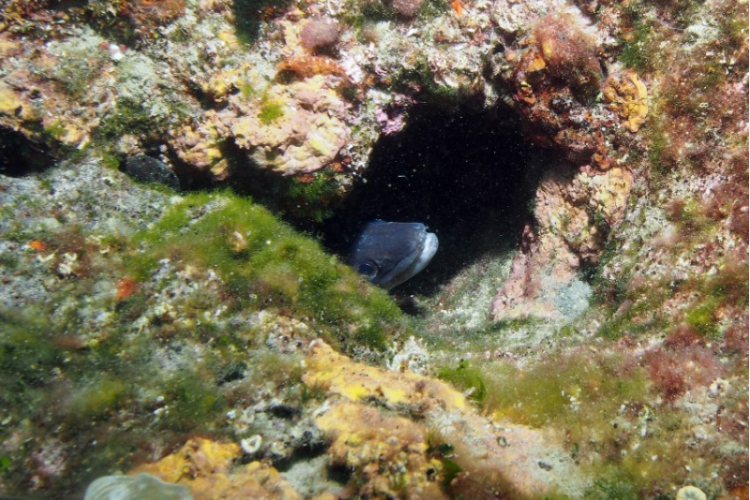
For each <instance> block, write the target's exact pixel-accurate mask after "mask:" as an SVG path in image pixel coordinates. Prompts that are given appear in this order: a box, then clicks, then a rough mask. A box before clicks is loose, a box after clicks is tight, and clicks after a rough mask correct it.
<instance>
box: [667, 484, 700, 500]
mask: <svg viewBox="0 0 750 500" xmlns="http://www.w3.org/2000/svg"><path fill="white" fill-rule="evenodd" d="M706 499H707V497H706V494H705V493H703V490H701V489H700V488H696V487H695V486H683V487H682V488H680V489H679V490H677V496H676V497H675V500H706Z"/></svg>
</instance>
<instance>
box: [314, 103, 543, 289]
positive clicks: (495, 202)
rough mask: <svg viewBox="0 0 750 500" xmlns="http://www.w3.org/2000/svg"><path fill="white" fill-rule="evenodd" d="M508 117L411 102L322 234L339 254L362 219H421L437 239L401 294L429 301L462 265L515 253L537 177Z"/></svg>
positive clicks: (515, 123)
mask: <svg viewBox="0 0 750 500" xmlns="http://www.w3.org/2000/svg"><path fill="white" fill-rule="evenodd" d="M532 156H533V147H530V146H529V145H528V143H526V142H525V141H524V140H523V138H522V135H521V132H520V124H519V123H518V121H517V119H516V118H515V117H514V115H513V114H512V113H511V112H510V111H506V112H504V113H503V112H502V111H501V110H498V109H489V110H487V109H484V110H475V109H470V108H458V109H453V110H445V109H444V108H441V107H438V106H436V105H416V106H414V107H413V108H412V109H411V110H410V114H409V122H408V125H407V126H406V127H405V128H404V130H402V131H401V132H399V133H398V134H394V135H391V136H384V137H382V138H381V139H379V141H378V142H377V144H376V145H375V147H374V149H373V152H372V156H371V160H370V165H369V167H368V169H367V171H366V172H365V174H364V178H363V182H360V183H359V184H358V185H357V186H356V187H355V188H354V190H353V191H352V192H351V194H350V195H349V196H348V197H347V198H346V200H345V201H344V202H343V204H342V205H341V206H340V207H338V208H337V209H336V211H335V213H334V215H333V217H331V218H330V219H329V220H327V221H326V222H325V223H324V224H323V226H322V228H321V231H322V235H323V241H324V244H325V245H326V246H327V247H328V248H329V249H330V250H332V251H333V252H335V253H337V254H339V255H342V256H346V255H347V254H348V252H349V251H350V250H351V247H352V245H353V243H354V240H355V239H356V237H357V235H358V234H359V231H360V230H361V228H362V227H363V226H364V225H365V224H366V223H367V222H369V221H371V220H374V219H383V220H386V221H393V222H422V223H424V224H425V225H426V226H427V227H428V228H429V230H430V231H432V232H435V233H436V234H437V236H438V239H439V242H440V247H439V250H438V252H437V254H436V255H435V257H434V258H433V260H432V262H431V263H430V265H429V266H428V267H427V268H426V269H425V270H424V271H422V273H420V274H419V275H417V276H415V277H414V278H412V279H411V280H409V281H407V282H406V283H404V284H403V285H400V286H399V287H398V288H397V289H396V290H397V292H398V293H399V294H420V295H434V294H436V293H437V291H438V290H439V287H440V286H441V285H443V284H445V283H447V282H448V281H450V279H451V278H452V277H453V276H455V275H456V273H458V272H459V271H460V270H461V269H463V268H464V267H466V266H468V265H471V264H472V263H473V262H475V261H476V260H477V259H479V258H482V257H485V256H487V255H488V254H499V253H500V252H507V251H509V250H511V249H513V248H515V247H517V244H518V241H519V239H520V236H521V232H522V229H523V224H524V222H526V221H527V220H528V219H529V213H530V211H529V204H530V200H532V199H533V196H534V191H535V189H536V186H537V183H538V176H539V172H538V169H537V168H533V167H531V165H532V164H533V163H536V162H533V161H532Z"/></svg>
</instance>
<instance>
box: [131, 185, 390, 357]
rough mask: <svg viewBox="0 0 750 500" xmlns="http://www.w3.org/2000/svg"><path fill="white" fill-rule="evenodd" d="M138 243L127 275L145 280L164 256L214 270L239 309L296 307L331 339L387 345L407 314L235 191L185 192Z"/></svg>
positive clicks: (137, 237) (135, 241)
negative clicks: (187, 193) (402, 314)
mask: <svg viewBox="0 0 750 500" xmlns="http://www.w3.org/2000/svg"><path fill="white" fill-rule="evenodd" d="M132 243H133V246H134V248H136V249H137V251H134V252H132V253H131V254H130V255H129V257H128V263H127V268H128V274H129V275H132V276H134V277H136V279H137V280H139V281H141V280H145V279H147V278H148V277H149V276H150V275H151V273H153V272H154V270H155V269H156V268H157V267H158V266H159V261H160V260H161V259H165V258H167V259H170V261H171V262H176V263H179V265H180V266H187V265H192V266H196V267H197V268H199V269H213V270H214V271H215V272H217V273H218V275H219V276H220V278H221V280H222V281H223V283H224V284H225V285H226V287H227V291H228V292H229V293H230V294H231V296H232V298H233V299H234V300H235V301H236V302H237V304H238V306H239V307H242V308H246V309H252V310H258V309H261V308H276V309H289V310H290V311H291V312H292V313H293V315H295V316H297V317H304V318H308V319H309V320H311V321H312V322H313V323H314V324H315V326H316V327H317V328H318V329H319V330H320V332H321V333H322V334H323V335H325V336H327V337H328V339H329V340H335V339H338V340H344V341H345V342H346V341H355V342H365V343H366V344H367V345H370V346H379V347H383V346H384V342H385V338H386V337H385V335H386V332H387V331H388V330H389V329H394V328H397V325H396V324H397V321H396V320H398V319H399V318H400V316H401V313H400V311H399V309H398V307H397V306H396V305H395V303H394V302H393V301H392V300H391V299H390V297H388V295H387V293H386V292H384V291H382V290H380V289H376V288H374V287H372V286H369V285H366V284H364V283H363V282H362V279H361V278H360V277H359V276H358V275H357V274H356V273H354V272H353V271H352V270H351V269H350V268H349V267H348V266H346V265H344V264H343V263H341V262H340V261H338V259H336V258H335V257H332V256H330V255H328V254H326V253H325V252H324V251H323V250H322V248H321V247H320V245H319V244H318V243H317V242H315V241H314V240H312V239H310V238H308V237H305V236H302V235H300V234H298V233H296V232H295V231H294V230H293V229H292V228H291V227H289V226H288V225H286V224H284V223H282V222H280V221H279V220H278V219H276V218H275V217H274V216H273V215H272V214H271V213H270V212H268V210H266V209H265V208H263V207H261V206H259V205H257V204H255V203H253V202H252V201H251V200H249V199H246V198H242V197H239V196H237V195H234V194H230V193H229V192H223V193H216V194H207V193H196V194H190V195H188V196H186V197H184V198H183V200H182V201H181V202H180V203H178V204H176V205H174V206H173V207H172V209H171V210H169V211H168V212H167V213H166V214H165V215H164V217H162V219H160V220H159V221H158V222H156V223H155V224H154V225H153V227H152V228H150V229H148V230H145V231H141V232H140V233H138V234H136V235H135V236H134V238H133V240H132ZM238 245H240V246H241V247H242V248H238ZM238 250H240V251H238Z"/></svg>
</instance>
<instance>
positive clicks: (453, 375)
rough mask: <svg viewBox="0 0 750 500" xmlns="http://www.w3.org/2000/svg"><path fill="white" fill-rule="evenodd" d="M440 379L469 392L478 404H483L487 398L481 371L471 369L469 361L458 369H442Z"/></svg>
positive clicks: (461, 364)
mask: <svg viewBox="0 0 750 500" xmlns="http://www.w3.org/2000/svg"><path fill="white" fill-rule="evenodd" d="M438 378H439V379H442V380H445V381H446V382H450V383H451V384H453V385H455V386H456V387H459V388H460V389H461V390H463V391H465V392H468V393H469V399H471V400H472V401H475V402H477V403H482V402H483V401H484V400H485V398H486V397H487V385H486V384H485V382H484V377H483V376H482V372H481V370H479V369H477V368H473V367H471V366H470V365H469V363H468V361H465V360H464V361H461V362H459V363H458V366H457V367H456V368H449V367H443V368H441V369H440V371H439V372H438Z"/></svg>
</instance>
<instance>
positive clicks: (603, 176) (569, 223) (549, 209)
mask: <svg viewBox="0 0 750 500" xmlns="http://www.w3.org/2000/svg"><path fill="white" fill-rule="evenodd" d="M632 185H633V176H632V174H631V173H630V171H628V170H626V169H622V168H618V167H616V168H613V169H611V170H609V171H607V172H603V173H601V172H597V173H595V174H594V173H591V172H590V171H589V170H587V169H582V170H581V171H580V172H578V173H574V171H573V170H572V169H570V167H565V166H562V167H559V169H558V170H554V171H549V172H548V173H547V174H546V175H545V177H544V178H543V179H542V181H541V183H540V185H539V188H538V189H537V192H536V200H535V208H534V218H535V220H536V228H535V229H533V230H532V228H531V227H527V228H526V229H525V231H524V236H523V240H522V245H521V248H520V249H519V251H518V253H517V254H516V256H515V258H514V260H513V264H512V268H511V273H510V276H509V277H508V280H507V281H506V282H505V284H504V285H503V286H502V288H500V289H499V290H498V293H497V295H496V296H495V299H494V300H493V302H492V307H491V314H492V317H493V319H494V320H495V321H499V320H503V319H517V318H525V317H530V316H534V317H541V318H560V317H561V316H562V312H561V311H559V310H558V309H559V306H558V305H556V303H557V302H558V300H557V298H558V297H557V296H558V291H560V290H566V289H567V287H568V284H570V283H572V282H573V280H574V279H575V277H576V273H577V272H578V270H579V268H580V266H581V263H584V262H585V263H588V264H596V263H597V262H598V261H599V257H600V255H601V252H602V250H603V246H604V241H605V237H606V235H605V234H604V231H605V230H606V227H605V226H604V225H603V224H602V222H604V223H606V226H608V227H612V226H614V225H615V224H616V223H617V222H618V221H619V220H620V219H621V218H622V215H623V213H624V211H625V207H626V202H627V198H628V196H629V194H630V190H631V188H632ZM598 219H599V220H598ZM567 291H568V292H570V290H569V289H567Z"/></svg>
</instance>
